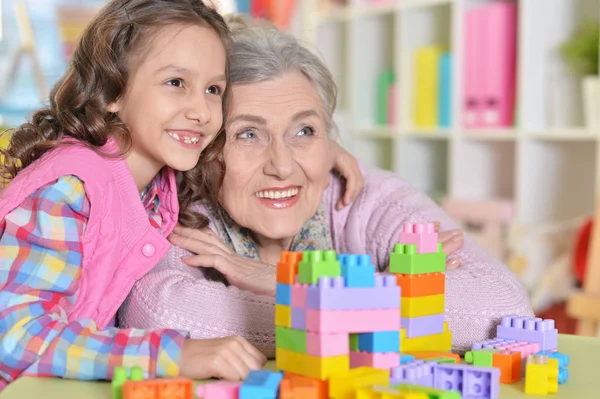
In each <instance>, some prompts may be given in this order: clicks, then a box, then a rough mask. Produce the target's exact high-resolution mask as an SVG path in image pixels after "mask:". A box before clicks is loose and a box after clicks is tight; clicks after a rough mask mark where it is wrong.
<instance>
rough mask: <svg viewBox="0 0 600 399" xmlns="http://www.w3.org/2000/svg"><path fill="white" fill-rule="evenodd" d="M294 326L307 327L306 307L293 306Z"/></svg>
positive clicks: (301, 328)
mask: <svg viewBox="0 0 600 399" xmlns="http://www.w3.org/2000/svg"><path fill="white" fill-rule="evenodd" d="M292 328H293V329H296V330H305V329H306V309H299V308H292Z"/></svg>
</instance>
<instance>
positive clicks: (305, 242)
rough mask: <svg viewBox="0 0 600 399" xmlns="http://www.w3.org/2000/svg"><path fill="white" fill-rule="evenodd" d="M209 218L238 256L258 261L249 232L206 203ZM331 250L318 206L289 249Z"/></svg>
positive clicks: (321, 207) (323, 218) (324, 222)
mask: <svg viewBox="0 0 600 399" xmlns="http://www.w3.org/2000/svg"><path fill="white" fill-rule="evenodd" d="M204 205H205V206H206V209H207V210H208V213H209V214H210V218H211V219H212V220H213V221H214V225H215V227H216V229H217V232H218V233H219V234H220V235H221V236H222V237H223V240H224V241H225V243H226V244H227V245H229V247H231V248H232V249H233V250H234V251H235V252H236V253H237V254H238V255H243V256H244V257H246V258H250V259H255V260H260V255H259V252H258V246H257V245H256V243H255V242H254V240H253V239H252V236H251V235H250V230H248V229H247V228H245V227H242V226H240V225H238V224H237V223H236V222H234V221H233V219H232V218H231V216H229V214H228V213H227V212H226V211H225V210H224V209H223V208H221V207H220V206H219V207H214V206H212V205H210V204H208V203H205V204H204ZM332 248H333V241H332V239H331V232H330V229H329V220H328V219H327V215H326V213H325V207H324V206H323V204H319V208H318V209H317V212H316V213H315V214H314V215H313V217H311V218H310V219H309V220H308V221H307V222H306V223H305V224H304V226H303V227H302V229H301V230H300V232H299V233H298V234H296V236H295V237H294V240H293V242H292V246H291V248H290V250H291V251H310V250H316V249H318V250H327V249H332Z"/></svg>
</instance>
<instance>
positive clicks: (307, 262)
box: [298, 250, 342, 284]
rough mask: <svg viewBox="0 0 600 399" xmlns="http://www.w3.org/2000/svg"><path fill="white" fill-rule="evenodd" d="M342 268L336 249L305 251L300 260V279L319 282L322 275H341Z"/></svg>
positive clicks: (307, 282)
mask: <svg viewBox="0 0 600 399" xmlns="http://www.w3.org/2000/svg"><path fill="white" fill-rule="evenodd" d="M341 275H342V269H341V267H340V262H338V260H337V254H336V252H335V251H333V250H330V251H304V252H303V253H302V260H301V261H300V262H298V281H299V282H300V283H301V284H317V283H318V282H319V278H320V277H340V276H341Z"/></svg>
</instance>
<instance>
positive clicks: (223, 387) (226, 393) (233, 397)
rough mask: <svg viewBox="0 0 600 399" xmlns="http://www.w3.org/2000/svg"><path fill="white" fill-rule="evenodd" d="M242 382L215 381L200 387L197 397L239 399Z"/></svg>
mask: <svg viewBox="0 0 600 399" xmlns="http://www.w3.org/2000/svg"><path fill="white" fill-rule="evenodd" d="M240 385H242V384H241V383H240V382H233V381H215V382H209V383H206V384H201V385H198V387H197V388H196V396H199V397H201V398H210V399H237V398H238V393H239V390H240Z"/></svg>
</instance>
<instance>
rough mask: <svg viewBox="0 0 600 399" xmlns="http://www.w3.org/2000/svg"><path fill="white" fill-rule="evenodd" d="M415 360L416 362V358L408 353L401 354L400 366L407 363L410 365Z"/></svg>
mask: <svg viewBox="0 0 600 399" xmlns="http://www.w3.org/2000/svg"><path fill="white" fill-rule="evenodd" d="M413 360H415V356H413V355H411V354H408V353H401V354H400V364H406V363H410V362H412V361H413Z"/></svg>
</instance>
